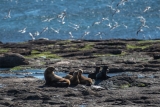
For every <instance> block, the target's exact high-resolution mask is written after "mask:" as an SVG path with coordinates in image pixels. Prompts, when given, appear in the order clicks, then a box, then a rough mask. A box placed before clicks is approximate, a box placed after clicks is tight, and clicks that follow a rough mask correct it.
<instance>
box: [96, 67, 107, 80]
mask: <svg viewBox="0 0 160 107" xmlns="http://www.w3.org/2000/svg"><path fill="white" fill-rule="evenodd" d="M107 72H108V66H103V68H102V70H101V71H100V72H99V73H97V74H96V79H101V80H105V79H108V78H110V77H108V76H107Z"/></svg>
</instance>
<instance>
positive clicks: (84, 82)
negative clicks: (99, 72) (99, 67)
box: [78, 69, 93, 86]
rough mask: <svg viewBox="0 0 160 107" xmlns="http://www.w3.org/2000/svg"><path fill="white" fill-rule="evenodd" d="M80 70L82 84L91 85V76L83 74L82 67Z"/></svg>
mask: <svg viewBox="0 0 160 107" xmlns="http://www.w3.org/2000/svg"><path fill="white" fill-rule="evenodd" d="M78 72H79V76H78V77H79V81H80V84H85V85H89V86H90V85H92V84H93V81H92V79H91V78H87V77H85V76H83V75H82V73H83V70H82V69H79V70H78Z"/></svg>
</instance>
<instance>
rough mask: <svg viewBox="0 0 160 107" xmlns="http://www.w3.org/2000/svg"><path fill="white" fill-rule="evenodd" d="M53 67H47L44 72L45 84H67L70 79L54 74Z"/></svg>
mask: <svg viewBox="0 0 160 107" xmlns="http://www.w3.org/2000/svg"><path fill="white" fill-rule="evenodd" d="M54 70H55V68H54V67H48V68H47V69H46V70H45V72H44V78H45V81H46V83H45V85H49V86H62V87H63V86H64V87H66V86H69V85H70V80H68V79H65V78H62V77H60V76H58V75H56V74H54V72H53V71H54Z"/></svg>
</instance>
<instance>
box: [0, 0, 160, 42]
mask: <svg viewBox="0 0 160 107" xmlns="http://www.w3.org/2000/svg"><path fill="white" fill-rule="evenodd" d="M40 38H46V39H50V40H56V39H62V40H66V39H67V40H68V39H71V40H73V39H74V40H77V39H86V40H90V39H92V40H99V39H103V40H104V39H119V38H121V39H131V38H135V39H159V38H160V0H0V41H1V42H4V43H6V42H25V41H28V40H36V39H40Z"/></svg>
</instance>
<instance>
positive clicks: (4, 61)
mask: <svg viewBox="0 0 160 107" xmlns="http://www.w3.org/2000/svg"><path fill="white" fill-rule="evenodd" d="M28 64H29V62H28V61H27V60H26V59H25V58H24V57H23V56H22V55H20V54H17V53H7V54H3V55H0V67H1V68H10V67H15V66H19V65H28Z"/></svg>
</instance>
